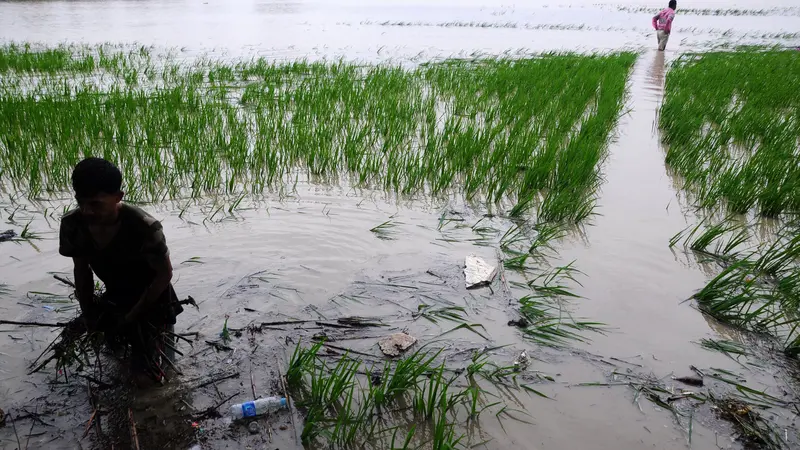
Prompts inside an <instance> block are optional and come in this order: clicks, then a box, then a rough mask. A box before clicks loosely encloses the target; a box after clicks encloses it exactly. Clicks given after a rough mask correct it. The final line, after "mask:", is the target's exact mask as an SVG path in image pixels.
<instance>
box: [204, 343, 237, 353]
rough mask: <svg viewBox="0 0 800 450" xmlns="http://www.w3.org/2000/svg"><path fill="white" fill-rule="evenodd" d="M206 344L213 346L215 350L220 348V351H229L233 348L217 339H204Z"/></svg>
mask: <svg viewBox="0 0 800 450" xmlns="http://www.w3.org/2000/svg"><path fill="white" fill-rule="evenodd" d="M206 344H208V345H210V346H212V347H214V348H215V349H217V350H222V351H225V352H229V351H231V350H233V347H228V346H227V345H225V344H222V343H220V342H217V341H206Z"/></svg>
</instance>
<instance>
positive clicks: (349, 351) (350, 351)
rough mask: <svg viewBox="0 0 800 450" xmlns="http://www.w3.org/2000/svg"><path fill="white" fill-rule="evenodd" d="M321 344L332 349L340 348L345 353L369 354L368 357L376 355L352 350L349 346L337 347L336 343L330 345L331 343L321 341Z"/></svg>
mask: <svg viewBox="0 0 800 450" xmlns="http://www.w3.org/2000/svg"><path fill="white" fill-rule="evenodd" d="M323 344H324V345H325V347H330V348H332V349H335V350H341V351H343V352H347V353H354V354H356V355H361V356H369V357H370V358H375V357H376V356H375V355H370V354H369V353H364V352H360V351H358V350H353V349H351V348H346V347H339V346H337V345H331V344H328V343H323Z"/></svg>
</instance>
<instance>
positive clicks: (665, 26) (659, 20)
mask: <svg viewBox="0 0 800 450" xmlns="http://www.w3.org/2000/svg"><path fill="white" fill-rule="evenodd" d="M677 8H678V2H677V1H676V0H670V2H669V6H667V7H666V8H664V9H663V10H661V12H659V13H658V14H656V15H655V16H653V28H655V30H656V37H657V38H658V50H659V51H662V52H663V51H664V49H666V48H667V41H669V35H670V33H672V20H673V19H675V10H676V9H677Z"/></svg>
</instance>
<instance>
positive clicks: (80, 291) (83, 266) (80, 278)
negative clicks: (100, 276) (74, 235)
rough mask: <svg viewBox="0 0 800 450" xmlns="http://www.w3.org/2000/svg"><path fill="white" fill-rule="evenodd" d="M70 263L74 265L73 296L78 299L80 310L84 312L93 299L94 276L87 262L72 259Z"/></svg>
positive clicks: (80, 259) (81, 259)
mask: <svg viewBox="0 0 800 450" xmlns="http://www.w3.org/2000/svg"><path fill="white" fill-rule="evenodd" d="M72 262H73V263H74V265H75V268H74V275H75V295H76V296H77V297H78V303H79V304H80V305H81V310H83V311H85V310H86V308H87V307H88V305H90V304H91V303H92V301H93V298H94V275H93V274H92V269H91V267H89V261H87V260H85V259H83V258H72Z"/></svg>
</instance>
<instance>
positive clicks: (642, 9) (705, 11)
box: [612, 5, 800, 16]
mask: <svg viewBox="0 0 800 450" xmlns="http://www.w3.org/2000/svg"><path fill="white" fill-rule="evenodd" d="M612 8H613V9H615V10H617V11H621V12H632V13H647V14H657V13H658V12H659V11H661V9H660V8H651V7H646V6H622V5H619V6H613V7H612ZM679 11H680V14H681V15H692V16H800V8H798V7H796V6H787V7H776V8H764V9H739V8H682V7H680V6H679Z"/></svg>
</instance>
